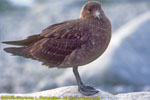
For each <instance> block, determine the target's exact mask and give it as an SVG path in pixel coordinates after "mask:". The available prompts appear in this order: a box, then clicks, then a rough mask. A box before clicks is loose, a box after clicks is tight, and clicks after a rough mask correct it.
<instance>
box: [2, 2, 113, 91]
mask: <svg viewBox="0 0 150 100" xmlns="http://www.w3.org/2000/svg"><path fill="white" fill-rule="evenodd" d="M110 39H111V24H110V21H109V20H108V18H107V17H106V16H105V14H104V12H103V10H102V8H101V4H100V3H99V2H96V1H91V2H87V3H86V4H85V5H84V6H83V7H82V10H81V14H80V18H78V19H75V20H70V21H65V22H62V23H58V24H54V25H51V26H49V27H47V28H46V29H44V30H43V31H42V32H41V33H40V34H38V35H33V36H29V37H28V38H26V39H24V40H21V41H8V42H3V43H6V44H13V45H20V46H21V47H10V48H5V49H4V50H5V51H6V52H8V53H12V54H14V55H18V56H23V57H26V58H32V59H35V60H39V61H41V62H43V64H44V65H47V66H48V67H50V68H51V67H58V68H65V67H77V66H82V65H85V64H88V63H90V62H92V61H93V60H95V59H97V58H98V57H99V56H100V55H101V54H102V53H103V52H104V51H105V49H106V48H107V46H108V44H109V42H110ZM83 94H84V93H83Z"/></svg>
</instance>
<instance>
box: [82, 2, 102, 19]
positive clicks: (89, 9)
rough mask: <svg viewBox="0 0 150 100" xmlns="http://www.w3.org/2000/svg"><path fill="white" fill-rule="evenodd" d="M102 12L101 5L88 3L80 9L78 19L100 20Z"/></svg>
mask: <svg viewBox="0 0 150 100" xmlns="http://www.w3.org/2000/svg"><path fill="white" fill-rule="evenodd" d="M103 16H104V12H103V10H102V8H101V3H100V2H98V1H89V2H87V3H85V4H84V5H83V7H82V10H81V14H80V18H87V17H95V18H98V19H102V17H103Z"/></svg>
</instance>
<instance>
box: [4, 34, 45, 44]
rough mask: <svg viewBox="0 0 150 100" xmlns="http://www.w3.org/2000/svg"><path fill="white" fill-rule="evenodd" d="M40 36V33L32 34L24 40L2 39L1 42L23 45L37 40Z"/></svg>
mask: <svg viewBox="0 0 150 100" xmlns="http://www.w3.org/2000/svg"><path fill="white" fill-rule="evenodd" d="M41 38H42V37H41V36H40V35H32V36H29V37H27V38H26V39H24V40H18V41H4V42H2V43H4V44H11V45H18V46H25V45H29V44H31V43H33V42H36V41H38V40H39V39H41Z"/></svg>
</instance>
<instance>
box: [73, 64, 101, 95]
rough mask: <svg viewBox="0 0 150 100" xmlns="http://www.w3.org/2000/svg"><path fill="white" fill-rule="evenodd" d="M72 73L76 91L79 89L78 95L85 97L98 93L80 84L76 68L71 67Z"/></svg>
mask: <svg viewBox="0 0 150 100" xmlns="http://www.w3.org/2000/svg"><path fill="white" fill-rule="evenodd" d="M73 73H74V75H75V77H76V80H77V84H78V89H79V92H80V93H82V94H84V95H87V96H89V95H94V94H96V93H98V91H97V90H96V89H95V88H93V87H91V86H85V85H84V84H83V83H82V81H81V78H80V75H79V72H78V67H73Z"/></svg>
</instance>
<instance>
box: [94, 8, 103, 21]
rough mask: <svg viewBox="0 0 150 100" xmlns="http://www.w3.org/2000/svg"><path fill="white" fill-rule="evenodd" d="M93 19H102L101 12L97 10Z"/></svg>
mask: <svg viewBox="0 0 150 100" xmlns="http://www.w3.org/2000/svg"><path fill="white" fill-rule="evenodd" d="M95 17H97V18H98V19H101V18H102V15H101V12H100V11H99V10H97V11H95Z"/></svg>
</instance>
